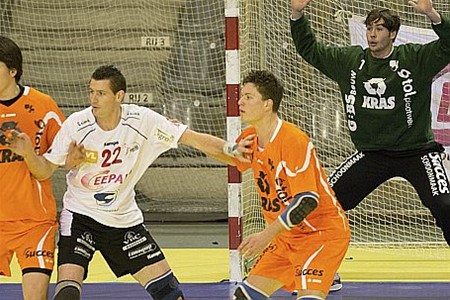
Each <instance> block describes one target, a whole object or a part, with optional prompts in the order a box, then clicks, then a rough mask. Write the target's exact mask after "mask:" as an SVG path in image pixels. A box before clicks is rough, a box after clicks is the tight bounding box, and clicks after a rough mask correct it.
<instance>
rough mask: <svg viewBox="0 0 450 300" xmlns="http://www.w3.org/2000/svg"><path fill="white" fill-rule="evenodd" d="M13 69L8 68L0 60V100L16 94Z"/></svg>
mask: <svg viewBox="0 0 450 300" xmlns="http://www.w3.org/2000/svg"><path fill="white" fill-rule="evenodd" d="M16 73H17V72H16V71H15V70H11V69H9V68H8V67H7V66H6V64H5V63H4V62H1V61H0V100H9V99H11V98H14V97H15V96H17V94H16V91H17V88H16V86H17V84H16V79H15V78H14V76H15V75H16Z"/></svg>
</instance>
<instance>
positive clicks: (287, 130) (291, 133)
mask: <svg viewBox="0 0 450 300" xmlns="http://www.w3.org/2000/svg"><path fill="white" fill-rule="evenodd" d="M280 135H281V136H282V140H283V142H286V143H288V144H290V143H294V142H296V143H298V142H302V143H309V141H310V138H309V136H308V135H307V134H306V133H305V132H304V131H303V130H302V129H301V128H300V127H299V126H297V125H295V124H293V123H290V122H287V121H283V123H282V125H281V129H280Z"/></svg>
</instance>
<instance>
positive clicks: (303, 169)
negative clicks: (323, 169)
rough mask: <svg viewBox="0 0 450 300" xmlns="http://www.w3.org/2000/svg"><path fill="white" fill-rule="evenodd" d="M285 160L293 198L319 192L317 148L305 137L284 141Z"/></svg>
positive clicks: (297, 136) (295, 137) (294, 137)
mask: <svg viewBox="0 0 450 300" xmlns="http://www.w3.org/2000/svg"><path fill="white" fill-rule="evenodd" d="M283 143H284V144H285V145H284V147H283V148H282V149H283V154H282V156H283V160H284V161H285V166H286V167H285V168H286V174H287V176H288V177H287V178H288V182H289V186H290V190H291V194H292V196H295V195H297V194H299V193H303V192H318V185H317V164H316V158H315V156H316V154H315V148H314V146H313V144H312V142H311V140H310V139H309V138H308V137H307V136H306V134H305V135H300V134H299V135H295V136H291V137H290V138H288V139H286V140H284V141H283Z"/></svg>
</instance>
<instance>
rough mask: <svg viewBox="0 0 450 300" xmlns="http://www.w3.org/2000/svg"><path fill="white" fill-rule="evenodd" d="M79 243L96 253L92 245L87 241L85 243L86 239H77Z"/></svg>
mask: <svg viewBox="0 0 450 300" xmlns="http://www.w3.org/2000/svg"><path fill="white" fill-rule="evenodd" d="M77 242H78V243H80V244H82V245H83V246H85V247H86V248H88V249H91V250H92V251H95V248H94V247H93V246H92V245H91V244H89V243H88V242H87V241H85V240H84V239H82V238H77ZM91 242H92V241H91Z"/></svg>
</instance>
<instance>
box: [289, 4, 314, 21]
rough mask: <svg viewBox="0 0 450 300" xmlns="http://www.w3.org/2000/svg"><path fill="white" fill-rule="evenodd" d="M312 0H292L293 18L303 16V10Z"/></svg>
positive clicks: (296, 18)
mask: <svg viewBox="0 0 450 300" xmlns="http://www.w3.org/2000/svg"><path fill="white" fill-rule="evenodd" d="M309 2H311V0H291V8H292V15H291V18H292V19H293V20H298V19H300V18H301V17H302V16H303V10H304V9H305V7H306V6H308V4H309Z"/></svg>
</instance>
